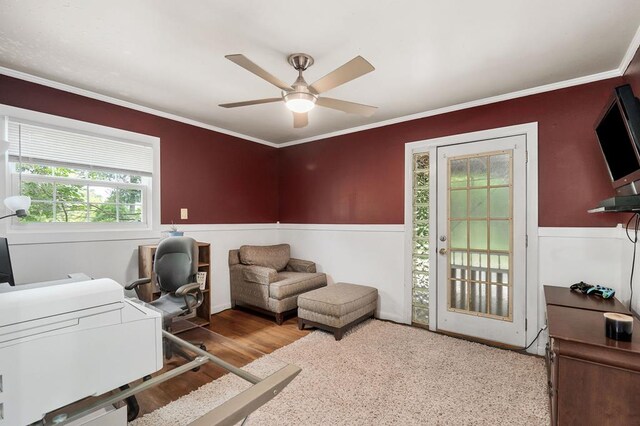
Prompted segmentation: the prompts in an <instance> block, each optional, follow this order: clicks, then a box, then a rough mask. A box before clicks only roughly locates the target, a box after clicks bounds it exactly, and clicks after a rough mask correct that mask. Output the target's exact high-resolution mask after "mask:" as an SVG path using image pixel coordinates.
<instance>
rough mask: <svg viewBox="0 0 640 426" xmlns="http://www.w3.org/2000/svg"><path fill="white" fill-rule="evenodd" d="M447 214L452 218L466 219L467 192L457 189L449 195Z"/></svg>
mask: <svg viewBox="0 0 640 426" xmlns="http://www.w3.org/2000/svg"><path fill="white" fill-rule="evenodd" d="M449 204H450V205H449V214H450V215H451V217H452V218H459V219H466V217H467V190H466V189H459V190H456V191H451V193H450V194H449Z"/></svg>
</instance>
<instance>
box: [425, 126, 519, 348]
mask: <svg viewBox="0 0 640 426" xmlns="http://www.w3.org/2000/svg"><path fill="white" fill-rule="evenodd" d="M526 143H527V142H526V137H525V136H524V135H517V136H509V137H502V138H496V139H488V140H482V141H477V142H469V143H463V144H457V145H449V146H444V147H439V148H438V149H437V154H436V155H435V156H434V155H432V158H431V160H432V164H431V166H432V167H434V166H435V167H436V168H437V170H436V176H437V181H436V183H435V185H434V186H435V188H436V194H435V195H434V196H435V197H436V198H437V204H436V206H435V207H436V209H435V210H436V218H435V219H436V220H435V223H437V230H432V232H437V234H438V238H437V239H435V240H433V241H435V243H437V249H436V250H437V251H435V252H436V253H437V259H435V262H433V263H434V264H435V265H436V269H437V270H436V271H432V272H433V274H432V275H431V277H432V278H433V277H435V278H433V281H432V284H433V283H436V284H435V285H436V292H435V293H436V294H437V296H436V297H437V305H436V308H435V309H436V318H437V320H436V321H437V329H439V330H443V331H449V332H453V333H456V334H462V335H467V336H472V337H478V338H482V339H485V340H490V341H493V342H501V343H505V344H509V345H513V346H524V341H525V317H526V297H525V295H526V286H527V283H526V253H527V249H526V204H527V203H526V197H527V185H526V146H527V145H526ZM434 158H437V161H435V162H434V161H433V160H434ZM432 294H433V293H432ZM431 307H432V309H434V305H432V306H431ZM432 318H433V316H432Z"/></svg>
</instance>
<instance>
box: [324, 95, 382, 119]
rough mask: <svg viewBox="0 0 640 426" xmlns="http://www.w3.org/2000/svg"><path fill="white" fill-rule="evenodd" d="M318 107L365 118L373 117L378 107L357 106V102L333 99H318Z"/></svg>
mask: <svg viewBox="0 0 640 426" xmlns="http://www.w3.org/2000/svg"><path fill="white" fill-rule="evenodd" d="M316 105H320V106H322V107H325V108H332V109H337V110H339V111H344V112H348V113H349V114H358V115H363V116H365V117H371V116H372V115H373V113H374V112H376V110H377V109H378V107H374V106H369V105H363V104H357V103H355V102H347V101H341V100H340V99H333V98H318V100H317V101H316Z"/></svg>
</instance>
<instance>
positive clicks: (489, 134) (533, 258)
mask: <svg viewBox="0 0 640 426" xmlns="http://www.w3.org/2000/svg"><path fill="white" fill-rule="evenodd" d="M516 135H524V136H525V138H526V142H527V167H526V176H527V178H526V179H527V184H526V185H527V214H526V222H527V225H526V230H527V236H528V245H527V253H526V259H527V271H526V277H527V288H526V295H525V298H526V310H527V312H526V323H527V325H528V326H527V328H526V331H525V336H526V342H527V344H529V343H531V341H532V340H533V339H534V337H535V336H536V334H537V332H538V325H539V324H540V323H541V322H540V321H539V316H538V298H539V297H540V294H541V290H540V286H539V284H538V123H537V122H532V123H526V124H518V125H515V126H508V127H500V128H497V129H490V130H482V131H478V132H471V133H463V134H459V135H452V136H444V137H441V138H435V139H426V140H422V141H416V142H410V143H407V144H405V149H404V170H405V175H404V176H405V177H404V188H405V189H404V226H405V233H404V235H405V256H404V259H405V260H404V263H405V286H404V291H405V297H404V300H405V306H406V308H405V311H404V320H405V322H406V323H408V324H410V323H411V317H412V261H413V259H412V257H413V154H414V153H418V152H429V157H430V159H432V160H431V161H430V162H429V164H430V168H429V194H430V195H429V198H430V200H436V199H437V198H436V197H437V187H436V180H437V161H435V160H436V159H437V157H436V150H437V148H438V147H441V146H446V145H456V144H463V143H469V142H477V141H482V140H487V139H496V138H503V137H507V136H516ZM436 227H437V218H436V203H435V202H433V203H431V204H430V206H429V230H430V232H429V270H430V271H437V265H436V261H437V250H436V247H437V238H436V233H435V232H431V230H433V229H436ZM430 283H431V285H430V286H429V328H430V329H432V330H435V329H436V324H437V312H436V311H437V310H436V309H435V306H434V305H432V303H435V302H436V301H437V285H436V283H437V277H431V278H430ZM529 351H530V352H533V353H538V348H537V347H535V346H534V347H532V348H531V349H530V350H529Z"/></svg>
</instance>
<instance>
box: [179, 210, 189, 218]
mask: <svg viewBox="0 0 640 426" xmlns="http://www.w3.org/2000/svg"><path fill="white" fill-rule="evenodd" d="M180 219H189V209H180Z"/></svg>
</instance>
